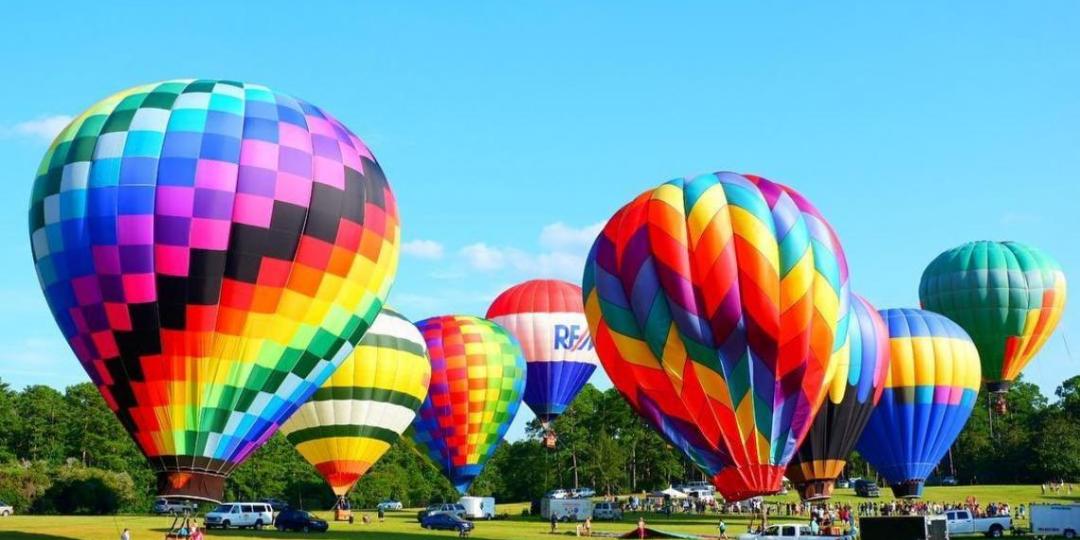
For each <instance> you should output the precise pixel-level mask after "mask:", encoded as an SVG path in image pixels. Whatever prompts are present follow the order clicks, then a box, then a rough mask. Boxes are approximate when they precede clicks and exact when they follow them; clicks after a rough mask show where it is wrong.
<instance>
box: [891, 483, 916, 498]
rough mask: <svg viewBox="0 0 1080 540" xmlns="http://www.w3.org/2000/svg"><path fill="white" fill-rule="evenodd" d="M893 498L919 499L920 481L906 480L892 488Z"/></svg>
mask: <svg viewBox="0 0 1080 540" xmlns="http://www.w3.org/2000/svg"><path fill="white" fill-rule="evenodd" d="M890 487H892V492H893V496H894V497H896V498H897V499H919V498H922V494H923V481H922V480H907V481H904V482H900V483H899V484H893V485H892V486H890Z"/></svg>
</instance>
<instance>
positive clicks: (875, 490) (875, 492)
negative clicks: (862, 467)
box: [855, 478, 881, 497]
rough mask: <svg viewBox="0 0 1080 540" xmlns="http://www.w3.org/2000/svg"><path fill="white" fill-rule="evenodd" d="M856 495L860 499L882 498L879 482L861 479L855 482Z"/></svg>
mask: <svg viewBox="0 0 1080 540" xmlns="http://www.w3.org/2000/svg"><path fill="white" fill-rule="evenodd" d="M855 495H857V496H859V497H880V496H881V489H880V488H879V487H878V485H877V482H872V481H870V480H866V479H864V478H860V479H858V480H856V481H855Z"/></svg>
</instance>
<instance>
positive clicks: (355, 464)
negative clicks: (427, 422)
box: [281, 308, 431, 497]
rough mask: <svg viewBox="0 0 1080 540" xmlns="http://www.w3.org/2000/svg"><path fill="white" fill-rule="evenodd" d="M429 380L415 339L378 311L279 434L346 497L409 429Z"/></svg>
mask: <svg viewBox="0 0 1080 540" xmlns="http://www.w3.org/2000/svg"><path fill="white" fill-rule="evenodd" d="M430 380H431V364H430V363H429V362H428V357H427V347H426V345H425V344H424V338H423V336H421V335H420V331H419V330H417V329H416V327H415V326H413V324H412V323H411V322H409V321H408V319H406V318H405V317H403V316H401V315H400V314H398V313H397V312H395V311H393V310H391V309H389V308H383V310H382V312H381V313H379V316H378V317H376V319H375V323H374V324H373V325H372V327H371V329H370V330H368V332H367V333H366V334H364V338H363V339H361V340H360V343H359V344H358V345H357V346H356V348H355V349H353V350H352V351H351V352H349V353H348V356H347V357H346V358H345V360H344V361H343V362H342V364H341V367H339V368H338V369H337V371H335V372H334V374H333V376H331V377H330V378H329V379H328V380H327V381H326V383H325V384H323V385H322V387H320V388H319V389H318V390H317V391H316V392H315V394H314V395H313V396H312V397H311V399H310V400H309V401H308V402H307V403H305V404H304V405H303V406H301V407H300V409H299V410H297V412H296V414H295V415H293V417H292V418H290V419H289V420H288V421H287V422H285V424H283V425H282V426H281V431H282V433H284V434H285V437H286V438H287V439H288V440H289V442H291V443H292V444H293V446H295V447H296V449H297V451H299V452H300V455H302V456H304V459H306V460H307V461H308V462H309V463H311V464H312V465H314V466H315V468H316V469H317V470H318V471H319V474H321V475H322V476H323V478H325V479H326V482H327V483H328V484H330V487H331V489H333V490H334V493H335V494H337V495H338V496H339V497H340V496H344V495H345V494H346V493H348V492H349V490H350V489H352V487H353V485H355V484H356V482H357V481H358V480H360V478H361V477H362V476H363V475H364V473H366V472H367V471H368V469H370V468H371V466H372V465H373V464H374V463H375V462H376V461H378V460H379V458H380V457H382V455H383V454H385V453H386V451H387V450H389V449H390V446H391V445H393V444H394V443H395V442H396V441H397V440H398V438H399V437H401V433H402V432H403V431H405V428H407V427H409V424H410V423H412V421H413V418H414V417H415V416H416V410H417V409H418V408H419V407H420V404H421V403H422V402H423V401H424V398H425V397H427V392H428V384H429V382H430Z"/></svg>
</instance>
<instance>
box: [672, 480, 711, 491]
mask: <svg viewBox="0 0 1080 540" xmlns="http://www.w3.org/2000/svg"><path fill="white" fill-rule="evenodd" d="M675 489H677V490H679V491H681V492H683V493H689V492H691V491H708V492H709V493H716V486H714V485H712V484H711V483H709V482H704V481H701V480H696V481H693V482H687V483H685V484H683V485H681V486H675Z"/></svg>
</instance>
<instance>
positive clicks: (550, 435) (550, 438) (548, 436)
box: [543, 431, 559, 450]
mask: <svg viewBox="0 0 1080 540" xmlns="http://www.w3.org/2000/svg"><path fill="white" fill-rule="evenodd" d="M558 442H559V437H558V436H557V435H555V432H554V431H546V432H544V438H543V444H544V448H547V449H549V450H554V449H555V445H556V444H557V443H558Z"/></svg>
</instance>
